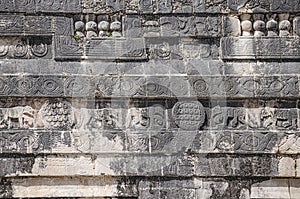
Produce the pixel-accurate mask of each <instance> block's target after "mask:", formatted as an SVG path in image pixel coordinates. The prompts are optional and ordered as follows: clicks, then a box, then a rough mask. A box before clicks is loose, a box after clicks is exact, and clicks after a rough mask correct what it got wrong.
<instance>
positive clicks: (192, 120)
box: [172, 101, 205, 130]
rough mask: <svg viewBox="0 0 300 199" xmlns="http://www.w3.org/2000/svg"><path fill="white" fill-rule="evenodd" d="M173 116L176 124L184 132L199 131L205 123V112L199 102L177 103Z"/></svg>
mask: <svg viewBox="0 0 300 199" xmlns="http://www.w3.org/2000/svg"><path fill="white" fill-rule="evenodd" d="M172 114H173V119H174V121H175V123H176V124H177V125H178V127H179V128H181V129H183V130H198V129H199V128H200V127H201V126H202V125H203V124H204V121H205V111H204V108H203V105H202V104H201V103H200V102H199V101H191V102H188V101H187V102H177V103H176V104H175V105H174V107H173V110H172Z"/></svg>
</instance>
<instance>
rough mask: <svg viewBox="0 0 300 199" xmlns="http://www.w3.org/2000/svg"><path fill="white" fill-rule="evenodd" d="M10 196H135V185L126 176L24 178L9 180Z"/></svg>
mask: <svg viewBox="0 0 300 199" xmlns="http://www.w3.org/2000/svg"><path fill="white" fill-rule="evenodd" d="M11 188H12V190H13V191H12V193H11V196H10V197H18V198H23V197H54V198H58V197H114V196H115V197H118V196H123V197H135V196H137V190H136V189H137V187H136V184H134V181H130V180H127V179H126V178H123V179H122V178H103V177H97V178H95V177H94V178H90V177H85V178H76V177H73V178H67V177H64V178H57V177H56V178H46V177H45V178H42V177H38V178H25V179H14V180H12V182H11Z"/></svg>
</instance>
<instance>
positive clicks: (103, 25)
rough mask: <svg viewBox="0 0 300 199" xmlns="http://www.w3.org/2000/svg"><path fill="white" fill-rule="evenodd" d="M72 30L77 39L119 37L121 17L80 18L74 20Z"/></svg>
mask: <svg viewBox="0 0 300 199" xmlns="http://www.w3.org/2000/svg"><path fill="white" fill-rule="evenodd" d="M77 18H78V17H77ZM74 29H75V35H76V37H79V38H84V37H87V38H97V37H100V38H102V37H121V36H122V22H121V16H118V15H114V16H108V15H98V16H96V15H92V16H90V15H87V16H81V17H80V18H79V19H75V23H74Z"/></svg>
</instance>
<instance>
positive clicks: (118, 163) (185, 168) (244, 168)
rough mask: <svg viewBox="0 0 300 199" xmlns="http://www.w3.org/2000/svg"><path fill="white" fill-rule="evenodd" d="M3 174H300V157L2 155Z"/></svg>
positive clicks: (286, 175) (270, 175)
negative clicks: (299, 171)
mask: <svg viewBox="0 0 300 199" xmlns="http://www.w3.org/2000/svg"><path fill="white" fill-rule="evenodd" d="M0 160H1V170H0V176H5V177H14V176H21V177H30V176H49V177H50V176H54V177H55V176H57V177H58V176H119V175H127V176H177V177H179V176H185V177H187V176H199V177H208V176H215V177H218V176H219V177H238V176H249V177H250V176H251V177H298V176H299V175H298V174H297V175H296V168H297V170H298V169H299V157H298V159H297V157H294V158H293V157H288V156H279V155H258V156H257V155H228V154H227V155H221V154H206V155H176V156H175V155H166V156H161V155H132V154H130V155H129V154H127V155H108V154H105V155H96V156H95V155H70V154H69V155H62V154H61V155H38V156H37V155H36V156H20V155H19V156H16V155H14V156H1V157H0Z"/></svg>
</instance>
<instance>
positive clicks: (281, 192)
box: [251, 179, 290, 199]
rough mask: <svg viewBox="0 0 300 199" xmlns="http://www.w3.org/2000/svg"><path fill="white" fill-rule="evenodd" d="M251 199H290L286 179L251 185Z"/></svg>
mask: <svg viewBox="0 0 300 199" xmlns="http://www.w3.org/2000/svg"><path fill="white" fill-rule="evenodd" d="M251 198H257V199H258V198H264V199H267V198H270V199H271V198H272V199H274V198H286V199H287V198H290V192H289V183H288V179H273V180H268V181H263V182H260V183H255V184H253V185H252V186H251Z"/></svg>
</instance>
